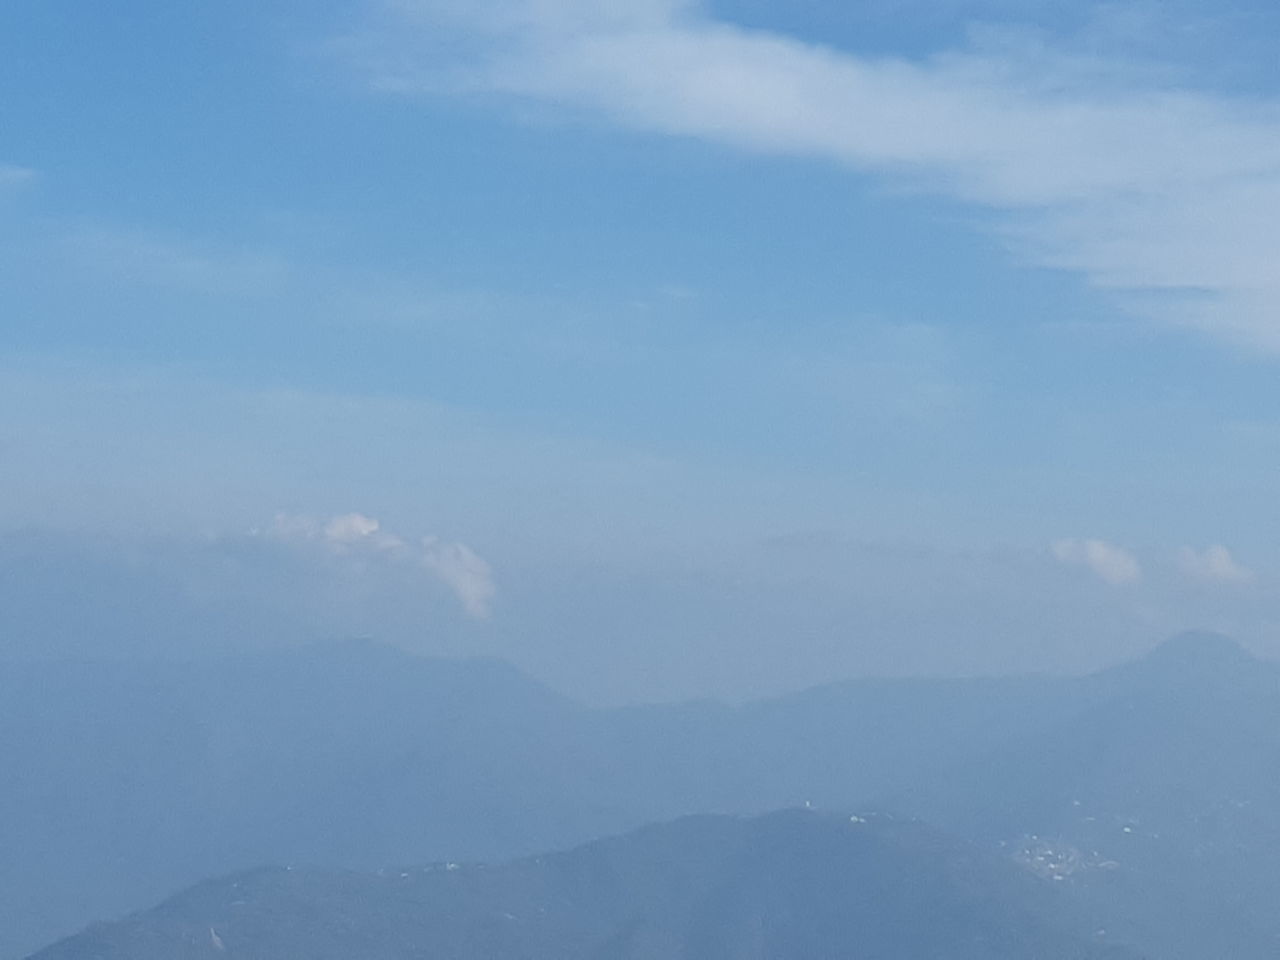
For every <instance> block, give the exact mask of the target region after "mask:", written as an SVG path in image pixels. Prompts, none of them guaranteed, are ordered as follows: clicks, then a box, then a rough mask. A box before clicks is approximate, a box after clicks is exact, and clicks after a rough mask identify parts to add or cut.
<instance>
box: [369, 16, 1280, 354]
mask: <svg viewBox="0 0 1280 960" xmlns="http://www.w3.org/2000/svg"><path fill="white" fill-rule="evenodd" d="M394 9H396V10H397V11H399V19H398V20H397V22H396V24H395V28H394V29H388V30H386V31H385V32H384V33H382V34H380V36H381V39H380V40H378V41H376V42H375V43H374V44H373V46H372V47H370V44H369V42H368V38H366V42H365V43H364V45H363V48H362V51H363V52H362V59H363V60H364V62H365V64H366V65H368V66H371V67H372V68H373V69H374V71H375V77H374V81H375V83H377V84H378V85H379V86H381V87H383V88H384V89H392V90H399V91H403V92H413V91H430V92H438V91H440V90H442V89H445V88H450V87H452V88H455V89H456V88H458V87H464V88H468V89H471V90H481V91H489V92H497V93H504V94H512V95H517V96H522V97H530V98H536V99H540V100H544V101H548V102H555V103H560V104H564V105H568V106H572V107H575V108H586V109H589V110H592V111H595V112H598V113H600V114H603V115H605V116H607V117H609V118H611V119H613V120H614V121H616V122H618V123H622V124H626V125H629V126H632V127H636V128H641V129H646V130H651V131H655V132H659V133H666V134H676V135H682V136H692V137H699V138H704V139H708V140H713V141H717V142H721V143H725V144H729V145H732V146H736V147H740V148H744V149H749V150H756V151H765V152H770V153H778V154H793V155H805V156H813V157H820V158H828V159H834V160H837V161H840V162H843V163H845V164H847V165H848V166H849V167H851V168H854V169H856V170H860V171H867V172H875V173H880V174H887V175H889V176H891V177H893V178H895V179H897V180H898V181H900V182H905V183H911V184H915V185H918V186H920V187H923V188H926V189H930V190H933V191H936V192H938V193H940V194H944V195H947V196H950V197H954V198H958V199H961V200H964V201H967V202H970V203H973V204H977V205H980V206H983V207H986V208H990V209H993V210H995V211H998V212H1000V213H1001V214H1003V215H1004V220H1005V223H1004V228H1005V232H1006V235H1007V236H1008V239H1009V242H1010V244H1011V245H1012V246H1013V248H1014V250H1015V251H1016V252H1017V253H1018V254H1019V255H1020V256H1022V257H1023V258H1025V259H1026V260H1028V261H1030V262H1034V263H1037V264H1040V265H1046V266H1052V267H1058V268H1063V269H1068V270H1072V271H1077V272H1079V273H1080V274H1082V275H1083V276H1084V277H1085V278H1086V279H1087V280H1088V281H1089V282H1090V283H1092V284H1094V285H1097V286H1099V287H1103V288H1108V289H1110V290H1112V291H1114V292H1115V293H1116V294H1117V295H1119V296H1122V297H1123V299H1124V302H1125V303H1127V304H1129V305H1130V306H1131V307H1132V308H1134V309H1139V310H1142V311H1144V312H1150V313H1158V314H1159V316H1160V317H1161V318H1163V319H1165V320H1168V321H1170V322H1174V323H1179V324H1183V325H1190V326H1195V327H1199V328H1203V329H1206V330H1209V331H1212V332H1213V333H1215V334H1218V335H1221V336H1226V337H1231V338H1234V339H1246V340H1248V341H1250V342H1252V343H1254V344H1261V345H1264V346H1266V347H1268V348H1271V349H1276V350H1280V271H1276V270H1275V269H1274V264H1275V263H1276V262H1277V260H1278V259H1280V235H1277V233H1276V231H1275V230H1274V224H1275V223H1276V222H1277V220H1278V219H1280V103H1273V102H1270V101H1266V100H1262V99H1259V98H1249V99H1246V98H1244V97H1239V98H1231V97H1227V96H1224V95H1212V94H1206V93H1200V92H1196V91H1195V90H1191V89H1180V88H1177V87H1174V86H1171V85H1170V84H1169V83H1168V81H1167V80H1165V81H1159V80H1156V79H1153V77H1156V76H1161V75H1164V76H1167V74H1159V73H1157V72H1154V71H1152V72H1148V73H1147V74H1145V75H1144V74H1139V73H1138V72H1137V71H1135V70H1128V69H1126V68H1125V66H1124V65H1123V64H1119V65H1117V64H1108V63H1101V62H1099V61H1098V60H1096V59H1094V60H1086V59H1084V58H1081V57H1068V56H1065V55H1060V56H1055V55H1054V54H1053V52H1052V51H1050V50H1046V49H1044V47H1043V45H1039V46H1036V45H1034V44H1033V45H1031V46H1032V47H1033V49H1027V48H1026V47H1025V46H1024V48H1022V49H1019V48H1018V47H1017V46H1016V45H1015V44H1009V43H1005V44H1004V45H1002V46H996V47H994V48H992V47H988V48H986V49H985V50H976V49H973V48H970V49H968V50H966V51H961V52H956V53H952V54H949V55H941V56H934V57H931V58H928V59H921V60H916V61H910V60H905V59H891V58H870V57H860V56H856V55H853V54H850V53H846V52H842V51H838V50H834V49H831V48H826V47H821V46H818V45H815V44H810V43H804V42H801V41H798V40H795V39H792V38H789V37H786V36H782V35H778V34H773V33H768V32H760V31H749V30H744V29H740V28H737V27H735V26H732V25H730V24H727V23H723V22H718V21H716V20H714V19H713V18H712V17H711V16H710V15H709V14H708V13H706V11H705V10H704V8H703V7H702V6H701V5H699V4H697V3H693V2H687V3H686V2H677V0H612V2H606V3H599V2H597V3H588V2H586V0H503V2H500V3H496V4H471V3H469V4H463V3H461V2H459V0H399V2H398V3H396V4H395V5H394ZM444 25H450V26H452V27H453V28H454V29H456V30H464V31H469V35H468V38H469V39H470V40H471V41H473V42H470V43H459V44H457V47H458V49H461V50H464V51H467V53H465V54H464V55H463V56H464V57H465V60H464V62H462V63H460V64H459V63H457V62H454V63H453V64H452V65H451V66H450V67H448V68H446V67H442V66H441V65H440V64H441V59H442V58H441V57H440V56H439V53H440V50H441V44H440V37H439V34H440V30H441V28H442V26H444ZM415 28H416V29H415ZM427 49H430V50H431V51H432V54H431V55H430V56H427V55H426V54H425V53H424V51H425V50H427ZM1151 293H1161V294H1164V295H1165V297H1164V298H1156V299H1157V300H1163V301H1164V302H1159V303H1157V302H1154V301H1150V302H1149V301H1148V300H1147V299H1143V298H1141V297H1139V296H1138V295H1146V294H1151ZM1169 294H1175V295H1176V297H1175V302H1174V303H1172V304H1170V303H1168V302H1167V300H1168V295H1169Z"/></svg>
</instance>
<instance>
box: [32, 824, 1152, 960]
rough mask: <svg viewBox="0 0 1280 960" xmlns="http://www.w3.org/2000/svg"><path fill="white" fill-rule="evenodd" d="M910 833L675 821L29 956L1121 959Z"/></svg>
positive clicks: (227, 886)
mask: <svg viewBox="0 0 1280 960" xmlns="http://www.w3.org/2000/svg"><path fill="white" fill-rule="evenodd" d="M1045 887H1046V884H1044V883H1043V882H1041V881H1037V880H1036V879H1035V878H1033V877H1031V876H1029V875H1027V874H1025V873H1020V872H1018V871H1016V870H1015V869H1014V868H1013V867H1012V866H1010V865H1008V864H1007V863H1004V862H1000V861H996V860H992V859H990V858H987V857H984V856H982V855H980V854H978V853H977V852H976V851H975V850H974V849H972V848H969V847H966V846H964V845H959V844H955V843H951V842H948V841H946V840H944V839H942V838H941V837H939V836H938V835H936V834H934V833H932V832H930V831H928V830H927V829H925V828H923V827H921V826H920V825H918V824H914V823H900V822H896V821H893V820H892V819H885V818H865V819H864V818H853V819H851V818H849V817H838V818H837V817H828V816H817V815H813V814H808V813H802V812H794V813H785V814H775V815H772V816H768V817H764V818H761V819H757V820H751V821H744V820H739V819H733V818H728V817H695V818H688V819H684V820H681V821H678V822H675V823H671V824H667V825H663V826H657V827H650V828H647V829H643V830H640V831H638V832H636V833H632V834H630V835H627V836H624V837H619V838H615V839H611V840H605V841H600V842H596V843H592V844H589V845H587V846H584V847H581V848H578V849H576V850H573V851H570V852H568V853H561V854H553V855H547V856H541V857H536V858H530V859H526V860H522V861H518V862H515V863H512V864H509V865H506V866H497V867H482V866H471V865H468V866H460V865H457V864H437V865H434V866H431V867H427V868H420V869H406V870H399V871H392V872H389V873H385V872H384V873H383V874H382V875H380V876H375V875H358V874H352V873H334V872H326V871H318V870H303V869H275V870H260V871H255V872H253V873H248V874H241V875H239V876H235V877H232V878H229V879H226V880H221V881H214V882H209V883H204V884H201V885H199V886H197V887H195V888H194V889H192V890H189V891H187V892H186V893H184V894H181V895H179V896H177V897H175V898H173V899H171V900H169V901H167V902H166V903H164V904H162V905H161V906H159V907H157V908H155V909H154V910H149V911H146V912H144V913H140V914H136V915H134V916H132V917H130V918H128V919H126V920H124V921H121V922H119V923H114V924H106V925H101V926H98V927H96V928H94V929H92V930H89V931H87V932H85V933H84V934H81V935H80V936H77V937H73V938H71V939H69V940H66V941H63V942H62V943H59V944H57V945H55V946H53V947H51V948H49V949H47V950H45V951H42V952H41V953H39V954H37V955H36V960H185V958H190V960H196V958H202V957H207V958H214V957H223V956H225V957H230V958H234V957H252V958H255V960H295V958H296V960H304V958H305V960H348V958H350V957H360V958H362V960H409V958H420V957H449V958H452V960H470V958H475V960H515V958H520V960H574V958H583V960H587V958H592V960H603V958H617V960H666V958H671V960H677V958H697V960H764V958H769V960H824V958H831V960H835V958H840V957H848V956H858V957H860V958H866V960H890V958H892V960H944V958H945V960H1026V958H1036V960H1104V958H1111V960H1122V958H1125V957H1130V956H1131V955H1129V954H1125V953H1124V952H1122V951H1119V950H1113V949H1111V948H1109V947H1107V946H1106V945H1104V944H1100V943H1096V942H1089V941H1086V940H1085V939H1082V938H1078V937H1074V936H1072V935H1070V934H1069V933H1067V932H1064V929H1063V927H1064V924H1066V921H1065V919H1064V917H1063V916H1062V915H1059V913H1058V912H1057V910H1056V909H1055V908H1056V906H1057V904H1058V899H1057V897H1056V891H1053V890H1049V889H1045Z"/></svg>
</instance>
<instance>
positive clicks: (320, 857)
mask: <svg viewBox="0 0 1280 960" xmlns="http://www.w3.org/2000/svg"><path fill="white" fill-rule="evenodd" d="M1071 709H1073V694H1072V687H1071V684H1070V683H1069V682H1064V681H1049V680H1034V679H1033V680H1020V679H1014V680H1000V681H909V680H895V681H860V682H856V683H848V684H840V685H835V686H831V687H827V688H823V689H819V690H815V691H812V692H810V693H808V694H800V695H796V696H791V697H786V698H783V699H780V700H775V701H765V702H761V703H756V704H749V705H747V706H744V707H740V708H730V707H726V706H722V705H718V704H714V703H695V704H682V705H673V706H661V707H638V708H628V709H621V710H588V709H585V708H583V707H581V706H579V705H577V704H575V703H573V702H571V701H568V700H566V699H564V698H562V697H559V696H557V695H555V694H553V693H551V692H550V691H548V690H547V689H546V688H544V687H542V686H541V685H539V684H537V683H535V682H533V681H530V680H529V679H527V678H525V677H523V676H521V675H520V674H519V673H517V672H516V671H514V670H513V669H511V668H510V667H508V666H506V665H504V664H500V663H496V662H492V661H468V662H451V661H444V660H430V659H424V658H419V657H413V656H409V655H407V654H404V653H402V652H399V651H397V650H393V649H389V648H386V647H381V646H378V645H376V644H372V643H342V644H329V645H321V646H317V647H314V648H309V649H305V650H298V651H292V652H287V653H278V654H272V655H263V656H258V657H252V658H238V659H227V660H222V661H207V662H202V663H190V664H184V663H154V662H147V663H88V664H86V663H45V664H20V665H8V664H7V665H4V666H3V667H2V668H0V762H2V763H3V765H4V768H5V770H6V772H7V775H6V777H5V778H4V780H3V782H2V783H0V850H3V851H4V854H5V855H4V856H3V857H0V903H4V904H5V905H6V910H5V914H6V916H5V920H6V922H5V923H4V924H0V957H3V956H10V957H12V956H16V955H17V954H19V953H20V952H22V951H24V950H30V949H34V948H35V947H37V946H39V945H40V944H42V943H48V942H49V941H51V940H52V939H54V938H55V937H57V936H61V935H65V934H66V933H69V932H72V931H74V930H76V929H78V928H80V927H81V926H83V925H84V924H86V923H88V922H90V921H91V920H94V919H100V918H104V917H110V916H114V915H118V914H120V913H123V912H124V911H126V910H129V909H133V908H136V907H137V906H139V905H140V904H143V903H147V902H149V901H151V902H154V901H155V900H157V899H159V898H160V897H162V896H164V895H165V894H167V893H169V892H171V891H172V890H175V889H178V888H181V887H183V886H186V885H188V884H190V883H193V882H195V881H197V880H199V879H200V878H201V877H206V876H211V875H217V874H221V873H226V872H228V871H231V870H235V869H240V868H243V867H245V866H248V865H252V864H256V863H263V862H285V863H289V862H297V863H317V864H322V865H326V866H332V867H348V868H358V869H376V868H378V867H380V866H383V865H385V864H387V863H391V862H400V861H402V860H405V859H412V860H418V861H426V860H434V859H468V860H470V859H487V860H493V859H502V858H506V857H511V856H519V855H523V854H526V853H531V852H534V851H537V850H543V849H555V848H559V847H565V846H569V845H571V844H574V843H580V842H582V841H584V840H588V839H591V838H594V837H599V836H605V835H608V834H610V833H617V832H620V831H623V830H627V829H631V828H634V827H636V826H638V825H640V824H643V823H647V822H653V821H657V820H664V819H670V818H673V817H677V816H681V815H684V814H688V813H695V812H737V813H756V812H764V811H766V810H770V809H779V808H783V807H788V806H799V805H802V804H803V803H804V802H806V801H809V800H812V801H814V802H816V803H819V804H821V805H827V806H833V807H837V806H845V805H856V804H857V802H858V801H860V800H862V799H864V798H867V797H871V796H875V795H879V794H882V793H885V792H887V791H891V790H893V789H898V788H901V787H903V786H904V785H906V784H907V783H910V782H912V781H913V780H914V779H916V778H918V777H920V776H923V775H925V774H926V773H927V772H928V771H929V770H932V769H935V768H937V767H938V766H939V765H942V764H946V763H950V762H952V761H954V760H955V759H956V758H957V757H964V756H978V755H980V753H981V752H983V751H985V750H987V749H989V748H990V747H991V746H992V745H993V744H996V743H999V742H1002V741H1003V740H1005V739H1007V738H1008V737H1009V736H1010V734H1011V732H1012V731H1014V730H1018V731H1021V730H1026V729H1034V728H1036V727H1037V726H1038V725H1047V724H1048V723H1050V722H1052V721H1054V720H1056V719H1059V718H1061V717H1062V716H1064V715H1065V714H1067V713H1069V712H1070V710H1071Z"/></svg>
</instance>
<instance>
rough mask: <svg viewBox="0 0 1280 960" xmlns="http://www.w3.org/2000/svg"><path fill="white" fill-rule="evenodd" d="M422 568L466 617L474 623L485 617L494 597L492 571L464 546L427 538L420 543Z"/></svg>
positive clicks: (494, 588) (473, 552)
mask: <svg viewBox="0 0 1280 960" xmlns="http://www.w3.org/2000/svg"><path fill="white" fill-rule="evenodd" d="M422 565H423V566H424V567H426V568H427V569H428V570H430V571H431V572H432V573H434V574H435V575H436V576H437V577H439V578H440V579H441V580H442V581H444V583H446V584H448V585H449V587H450V588H451V589H452V590H453V592H454V593H455V594H457V597H458V599H459V600H460V601H461V602H462V606H463V608H464V609H465V610H466V611H467V613H469V614H470V615H471V616H473V617H476V618H477V619H485V618H487V617H488V616H489V607H490V604H491V603H492V602H493V597H494V594H495V593H497V589H496V587H495V586H494V583H493V571H492V569H491V568H490V567H489V564H488V563H486V562H485V561H484V560H483V559H482V558H481V557H480V556H479V555H477V554H476V552H475V551H474V550H472V549H471V548H470V547H468V546H467V545H466V544H465V543H441V542H440V541H439V540H437V539H436V538H435V537H427V538H426V539H425V540H423V541H422Z"/></svg>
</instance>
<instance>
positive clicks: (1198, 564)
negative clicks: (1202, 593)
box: [1178, 545, 1256, 583]
mask: <svg viewBox="0 0 1280 960" xmlns="http://www.w3.org/2000/svg"><path fill="white" fill-rule="evenodd" d="M1178 569H1180V570H1181V571H1182V572H1183V574H1184V575H1186V576H1188V577H1190V578H1191V579H1193V580H1200V581H1203V582H1206V583H1252V582H1253V581H1254V580H1255V579H1256V577H1255V575H1254V572H1253V571H1252V570H1250V569H1249V568H1248V567H1245V566H1242V565H1241V564H1240V563H1238V562H1236V559H1235V557H1233V556H1232V555H1231V551H1230V550H1228V549H1227V548H1226V547H1224V546H1221V545H1214V546H1212V547H1209V548H1207V549H1206V550H1204V551H1203V552H1201V551H1197V550H1195V549H1193V548H1191V547H1183V548H1182V549H1181V550H1179V551H1178Z"/></svg>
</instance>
